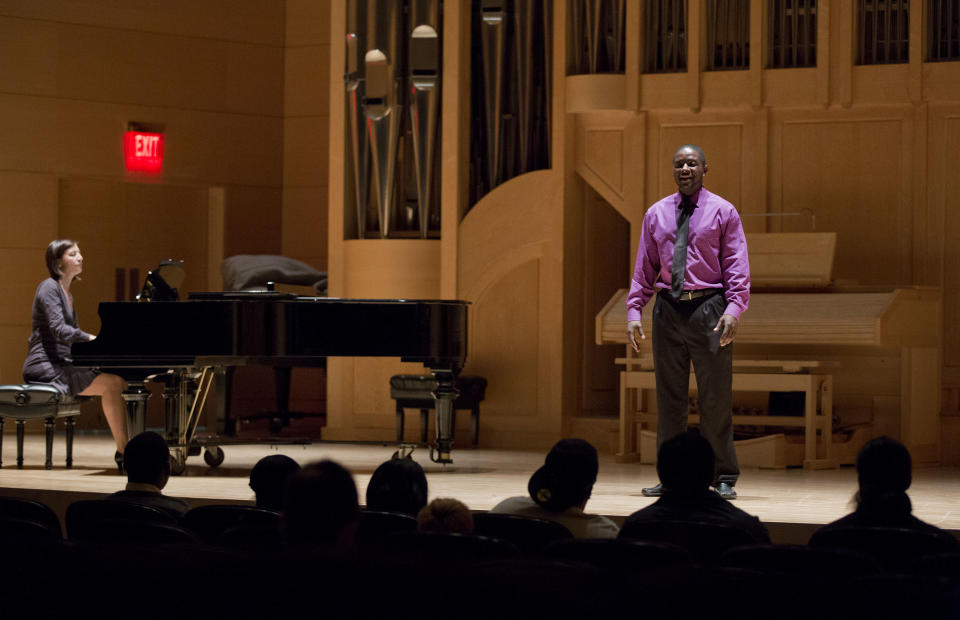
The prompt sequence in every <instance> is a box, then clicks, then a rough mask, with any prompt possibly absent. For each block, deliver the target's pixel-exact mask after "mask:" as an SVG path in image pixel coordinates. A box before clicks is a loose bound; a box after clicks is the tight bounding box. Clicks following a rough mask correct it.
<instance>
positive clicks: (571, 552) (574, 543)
mask: <svg viewBox="0 0 960 620" xmlns="http://www.w3.org/2000/svg"><path fill="white" fill-rule="evenodd" d="M544 553H545V555H547V556H548V557H552V558H557V559H560V560H570V561H574V562H581V563H583V564H588V565H590V566H593V567H595V568H600V569H604V570H609V571H618V572H619V571H624V572H648V571H655V570H662V569H665V568H674V567H683V566H691V565H692V564H693V560H692V559H691V557H690V554H689V553H688V552H687V550H686V549H684V548H683V547H678V546H677V545H671V544H669V543H663V542H650V541H642V540H626V539H615V540H601V539H590V538H586V539H584V538H581V539H570V540H560V541H557V542H554V543H551V544H550V545H547V548H546V549H545V550H544Z"/></svg>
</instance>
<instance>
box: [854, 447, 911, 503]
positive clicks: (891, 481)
mask: <svg viewBox="0 0 960 620" xmlns="http://www.w3.org/2000/svg"><path fill="white" fill-rule="evenodd" d="M912 468H913V464H912V461H911V459H910V452H909V451H908V450H907V448H906V446H904V445H903V444H902V443H900V442H899V441H897V440H896V439H893V438H892V437H886V436H884V437H876V438H874V439H871V440H870V441H868V442H867V443H865V444H863V447H862V448H860V451H859V452H858V453H857V482H858V484H859V490H858V491H857V493H856V495H855V496H854V502H855V503H856V504H857V506H858V507H862V506H865V505H866V507H867V508H868V509H869V510H870V511H871V512H890V511H894V512H903V511H906V512H910V510H911V508H910V499H909V498H908V497H907V493H906V491H907V489H909V488H910V483H911V481H912Z"/></svg>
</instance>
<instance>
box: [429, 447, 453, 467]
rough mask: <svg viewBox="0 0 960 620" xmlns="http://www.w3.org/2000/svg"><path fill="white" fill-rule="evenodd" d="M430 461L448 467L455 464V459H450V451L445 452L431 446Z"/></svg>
mask: <svg viewBox="0 0 960 620" xmlns="http://www.w3.org/2000/svg"><path fill="white" fill-rule="evenodd" d="M430 460H431V461H433V462H434V463H440V464H441V465H446V464H448V463H452V462H453V459H452V458H450V452H449V450H448V451H446V452H444V451H441V450H438V449H437V447H436V446H430Z"/></svg>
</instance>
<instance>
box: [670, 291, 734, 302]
mask: <svg viewBox="0 0 960 620" xmlns="http://www.w3.org/2000/svg"><path fill="white" fill-rule="evenodd" d="M721 290H723V289H719V288H701V289H697V290H695V291H683V292H682V293H680V297H678V298H677V301H690V300H692V299H700V298H701V297H706V296H707V295H713V294H714V293H719V292H720V291H721Z"/></svg>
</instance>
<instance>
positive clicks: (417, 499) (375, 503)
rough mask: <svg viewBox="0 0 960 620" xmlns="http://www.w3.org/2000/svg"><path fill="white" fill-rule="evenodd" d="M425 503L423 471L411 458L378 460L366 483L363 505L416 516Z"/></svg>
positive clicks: (424, 477) (425, 489)
mask: <svg viewBox="0 0 960 620" xmlns="http://www.w3.org/2000/svg"><path fill="white" fill-rule="evenodd" d="M426 504H427V475H426V474H425V473H423V467H421V466H420V464H419V463H417V462H416V461H414V460H413V459H409V458H407V459H390V460H389V461H387V462H385V463H382V464H381V465H380V466H379V467H377V469H376V470H374V472H373V475H372V476H370V482H369V484H367V509H368V510H385V511H388V512H401V513H403V514H408V515H410V516H411V517H415V516H417V513H418V512H420V509H421V508H423V507H424V506H426Z"/></svg>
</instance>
